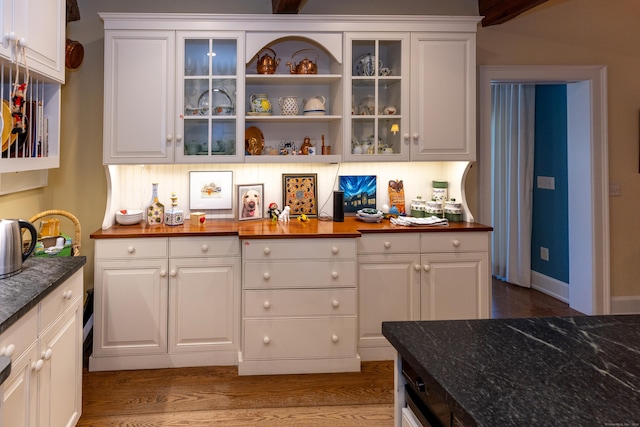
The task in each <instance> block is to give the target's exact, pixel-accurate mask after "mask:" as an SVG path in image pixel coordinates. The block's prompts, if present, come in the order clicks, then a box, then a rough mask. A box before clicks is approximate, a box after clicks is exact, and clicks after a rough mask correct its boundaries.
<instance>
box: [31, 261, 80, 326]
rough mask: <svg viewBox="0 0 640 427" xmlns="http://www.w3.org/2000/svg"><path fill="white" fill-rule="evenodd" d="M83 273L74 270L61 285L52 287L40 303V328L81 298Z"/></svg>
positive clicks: (47, 324)
mask: <svg viewBox="0 0 640 427" xmlns="http://www.w3.org/2000/svg"><path fill="white" fill-rule="evenodd" d="M83 290H84V286H83V273H82V269H81V270H79V271H76V272H75V273H74V274H73V276H71V277H70V278H69V279H67V280H66V281H65V282H64V283H63V284H62V285H60V286H58V287H57V288H56V289H54V290H53V291H52V292H51V293H50V294H49V295H47V296H46V297H45V298H44V299H43V300H42V302H41V303H40V330H43V329H44V328H46V327H47V326H49V325H50V324H51V323H52V322H53V321H54V320H55V319H56V318H57V317H58V316H59V315H60V314H62V312H63V311H64V310H65V309H66V308H67V307H69V306H70V305H72V304H73V303H74V302H77V300H78V298H82V292H83Z"/></svg>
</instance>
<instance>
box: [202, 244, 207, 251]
mask: <svg viewBox="0 0 640 427" xmlns="http://www.w3.org/2000/svg"><path fill="white" fill-rule="evenodd" d="M201 249H202V252H207V251H208V250H209V246H207V245H206V244H205V245H202V248H201Z"/></svg>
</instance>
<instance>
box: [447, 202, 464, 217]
mask: <svg viewBox="0 0 640 427" xmlns="http://www.w3.org/2000/svg"><path fill="white" fill-rule="evenodd" d="M444 217H445V218H447V219H448V220H449V221H451V222H462V203H461V202H456V201H455V200H454V199H451V200H447V201H446V202H445V203H444Z"/></svg>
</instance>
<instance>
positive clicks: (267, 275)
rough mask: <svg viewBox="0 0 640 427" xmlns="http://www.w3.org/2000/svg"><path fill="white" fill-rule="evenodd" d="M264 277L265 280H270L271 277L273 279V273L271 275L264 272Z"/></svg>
mask: <svg viewBox="0 0 640 427" xmlns="http://www.w3.org/2000/svg"><path fill="white" fill-rule="evenodd" d="M262 277H264V280H269V279H271V275H270V274H269V273H264V274H263V275H262Z"/></svg>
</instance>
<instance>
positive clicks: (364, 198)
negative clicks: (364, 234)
mask: <svg viewBox="0 0 640 427" xmlns="http://www.w3.org/2000/svg"><path fill="white" fill-rule="evenodd" d="M377 185H378V184H377V177H376V176H375V175H341V176H340V177H339V189H340V191H344V212H345V214H355V213H356V212H358V211H359V210H360V209H364V208H371V209H376V202H377V197H376V196H377Z"/></svg>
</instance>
